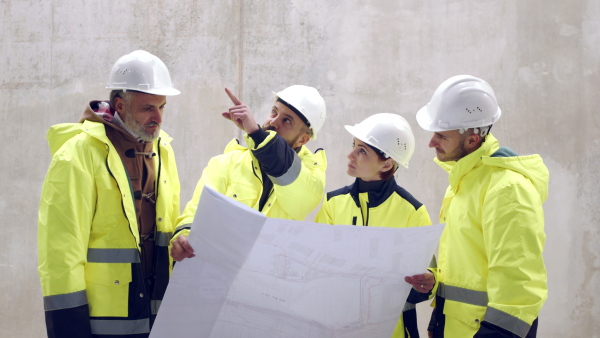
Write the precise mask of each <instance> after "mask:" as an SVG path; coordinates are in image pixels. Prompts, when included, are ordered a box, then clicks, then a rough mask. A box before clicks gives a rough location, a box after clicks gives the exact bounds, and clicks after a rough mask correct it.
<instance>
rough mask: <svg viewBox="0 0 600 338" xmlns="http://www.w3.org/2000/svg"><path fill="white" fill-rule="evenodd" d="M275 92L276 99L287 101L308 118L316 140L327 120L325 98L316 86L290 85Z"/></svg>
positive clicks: (313, 137) (313, 138)
mask: <svg viewBox="0 0 600 338" xmlns="http://www.w3.org/2000/svg"><path fill="white" fill-rule="evenodd" d="M273 94H274V95H275V100H277V99H281V100H283V101H285V102H286V103H287V104H289V105H291V106H292V107H294V108H295V109H296V110H297V111H298V112H300V114H302V115H303V116H304V118H306V120H307V121H308V123H307V125H308V126H309V127H310V129H312V133H313V136H312V137H311V139H312V140H315V139H316V138H317V133H318V132H319V130H321V127H322V126H323V123H324V122H325V114H326V110H325V100H323V98H322V97H321V94H319V92H318V91H317V90H316V89H315V88H313V87H309V86H303V85H294V86H290V87H287V88H286V89H284V90H282V91H280V92H279V93H273ZM301 118H302V116H301Z"/></svg>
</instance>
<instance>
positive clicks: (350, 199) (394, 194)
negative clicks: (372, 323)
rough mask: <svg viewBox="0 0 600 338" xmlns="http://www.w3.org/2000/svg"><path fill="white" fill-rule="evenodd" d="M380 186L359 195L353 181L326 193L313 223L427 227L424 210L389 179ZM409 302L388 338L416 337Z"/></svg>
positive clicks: (428, 219) (412, 311)
mask: <svg viewBox="0 0 600 338" xmlns="http://www.w3.org/2000/svg"><path fill="white" fill-rule="evenodd" d="M382 183H383V185H382V186H381V189H379V190H378V191H369V192H362V193H361V192H359V189H358V185H359V182H358V179H357V180H356V181H355V182H354V183H353V184H351V185H349V186H346V187H343V188H341V189H338V190H334V191H331V192H328V193H327V197H326V198H325V199H324V200H323V205H322V206H321V210H319V213H318V214H317V217H316V220H315V221H316V222H318V223H325V224H337V225H359V226H372V227H389V228H407V227H416V226H425V225H431V219H430V218H429V214H428V213H427V209H426V208H425V206H424V205H423V204H421V203H420V202H419V201H417V200H416V199H415V198H414V197H413V196H412V195H411V194H410V193H409V192H408V191H406V190H404V188H402V187H400V186H399V185H398V184H397V183H396V180H395V179H394V178H393V177H392V178H390V179H388V180H386V181H384V182H382ZM414 293H415V294H416V292H414ZM409 298H411V297H409ZM427 299H428V296H427V295H423V297H422V298H420V299H419V300H417V302H419V301H424V300H427ZM412 301H413V300H411V302H412ZM411 302H406V303H405V305H404V309H403V313H404V314H403V315H401V316H400V318H399V320H398V323H397V324H396V327H395V329H394V333H393V335H392V337H396V338H402V337H411V336H417V333H418V328H417V316H416V308H415V304H413V303H411ZM405 321H406V322H405ZM413 332H414V333H413Z"/></svg>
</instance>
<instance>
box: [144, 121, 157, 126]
mask: <svg viewBox="0 0 600 338" xmlns="http://www.w3.org/2000/svg"><path fill="white" fill-rule="evenodd" d="M144 127H160V123H158V122H150V123H148V124H147V125H145V126H144Z"/></svg>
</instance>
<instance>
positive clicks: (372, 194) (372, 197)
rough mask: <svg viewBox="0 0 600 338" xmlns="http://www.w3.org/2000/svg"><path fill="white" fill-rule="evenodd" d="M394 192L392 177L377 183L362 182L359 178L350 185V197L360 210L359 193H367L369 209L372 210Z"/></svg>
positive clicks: (394, 182)
mask: <svg viewBox="0 0 600 338" xmlns="http://www.w3.org/2000/svg"><path fill="white" fill-rule="evenodd" d="M359 186H360V188H359ZM361 188H362V189H361ZM361 190H364V191H361ZM395 190H396V180H395V179H394V177H393V176H392V177H391V178H390V179H387V180H385V181H377V182H364V181H362V180H361V179H360V178H357V179H356V180H355V181H354V183H352V188H351V189H350V196H352V199H353V200H354V203H356V206H357V207H359V208H360V200H359V198H358V195H359V194H361V193H367V194H368V197H369V207H370V208H374V207H377V206H379V205H381V204H382V203H383V202H385V201H386V200H387V199H388V198H389V197H390V196H391V195H392V194H393V193H394V191H395Z"/></svg>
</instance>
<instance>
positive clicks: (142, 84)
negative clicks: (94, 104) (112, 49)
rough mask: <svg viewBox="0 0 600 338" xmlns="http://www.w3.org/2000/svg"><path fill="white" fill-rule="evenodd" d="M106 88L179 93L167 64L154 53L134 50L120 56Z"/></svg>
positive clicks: (170, 93) (162, 93)
mask: <svg viewBox="0 0 600 338" xmlns="http://www.w3.org/2000/svg"><path fill="white" fill-rule="evenodd" d="M106 88H108V89H122V90H125V91H126V90H135V91H138V92H142V93H147V94H153V95H166V96H170V95H179V94H181V92H180V91H179V90H177V89H175V88H173V83H172V82H171V75H170V74H169V70H168V69H167V66H165V64H164V63H163V62H162V61H161V60H160V59H159V58H158V57H156V56H155V55H153V54H150V53H148V52H146V51H144V50H136V51H134V52H131V53H129V54H127V55H123V56H121V57H120V58H119V59H118V60H117V62H115V64H114V66H113V67H112V70H111V71H110V78H109V80H108V86H107V87H106Z"/></svg>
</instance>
